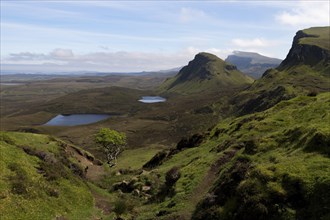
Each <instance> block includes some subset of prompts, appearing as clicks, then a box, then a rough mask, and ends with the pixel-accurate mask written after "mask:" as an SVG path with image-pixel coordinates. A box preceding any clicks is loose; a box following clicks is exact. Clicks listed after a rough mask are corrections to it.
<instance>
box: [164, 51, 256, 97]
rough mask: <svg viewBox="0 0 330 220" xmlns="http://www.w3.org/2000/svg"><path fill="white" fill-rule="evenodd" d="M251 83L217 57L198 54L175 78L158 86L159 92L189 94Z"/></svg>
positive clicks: (247, 78) (249, 79) (248, 78)
mask: <svg viewBox="0 0 330 220" xmlns="http://www.w3.org/2000/svg"><path fill="white" fill-rule="evenodd" d="M252 82H253V79H251V78H250V77H248V76H246V75H244V74H243V73H241V72H240V71H238V70H237V69H236V67H235V66H233V65H230V64H228V63H226V62H224V61H223V60H221V59H220V58H218V57H217V56H215V55H213V54H209V53H199V54H197V55H196V56H195V58H194V59H193V60H192V61H190V62H189V64H188V65H187V66H185V67H183V68H182V69H181V70H180V72H179V73H178V74H177V75H176V76H175V77H172V78H170V79H168V80H167V81H165V82H164V83H163V84H162V85H161V86H160V90H161V91H163V92H177V93H184V94H189V93H197V92H201V91H217V90H220V91H221V90H225V89H226V88H228V87H230V88H233V87H239V86H243V85H248V84H250V83H252Z"/></svg>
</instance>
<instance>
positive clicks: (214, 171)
mask: <svg viewBox="0 0 330 220" xmlns="http://www.w3.org/2000/svg"><path fill="white" fill-rule="evenodd" d="M238 150H239V149H236V148H235V149H233V150H231V151H226V152H224V155H223V156H222V157H220V158H219V159H218V160H217V161H215V163H214V164H213V165H212V166H211V168H210V169H209V170H208V172H207V174H206V175H205V177H204V178H203V180H202V181H201V182H200V184H199V185H198V186H197V187H196V189H195V190H194V191H193V192H192V195H191V198H190V199H189V200H190V202H191V203H192V205H193V207H196V205H197V203H198V202H199V201H201V199H202V198H203V197H204V196H205V195H206V194H207V192H208V190H209V189H210V187H211V186H212V184H213V183H214V181H215V180H216V179H217V177H218V172H219V170H220V167H221V166H223V165H225V164H226V163H228V162H229V161H230V160H231V159H232V158H233V157H234V156H235V154H236V152H237V151H238ZM182 217H183V218H184V219H191V215H190V214H189V215H187V214H184V215H183V216H182Z"/></svg>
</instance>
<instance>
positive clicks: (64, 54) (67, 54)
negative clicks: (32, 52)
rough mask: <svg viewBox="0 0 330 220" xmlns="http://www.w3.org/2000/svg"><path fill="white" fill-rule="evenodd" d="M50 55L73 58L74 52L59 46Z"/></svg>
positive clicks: (59, 57)
mask: <svg viewBox="0 0 330 220" xmlns="http://www.w3.org/2000/svg"><path fill="white" fill-rule="evenodd" d="M50 56H51V57H53V58H55V59H70V58H73V57H74V55H73V52H72V50H69V49H61V48H57V49H55V50H53V51H52V52H51V53H50Z"/></svg>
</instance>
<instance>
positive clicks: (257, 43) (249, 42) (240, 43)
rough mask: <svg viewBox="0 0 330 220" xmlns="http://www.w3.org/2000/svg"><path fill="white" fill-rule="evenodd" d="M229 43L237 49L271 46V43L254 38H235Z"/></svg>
mask: <svg viewBox="0 0 330 220" xmlns="http://www.w3.org/2000/svg"><path fill="white" fill-rule="evenodd" d="M231 43H232V44H233V45H234V46H237V47H245V48H248V47H267V46H269V45H271V42H269V41H267V40H265V39H262V38H254V39H241V38H236V39H232V40H231Z"/></svg>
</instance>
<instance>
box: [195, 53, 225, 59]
mask: <svg viewBox="0 0 330 220" xmlns="http://www.w3.org/2000/svg"><path fill="white" fill-rule="evenodd" d="M195 59H207V60H208V61H210V60H221V59H220V58H219V57H217V56H216V55H214V54H211V53H206V52H201V53H198V54H196V56H195Z"/></svg>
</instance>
